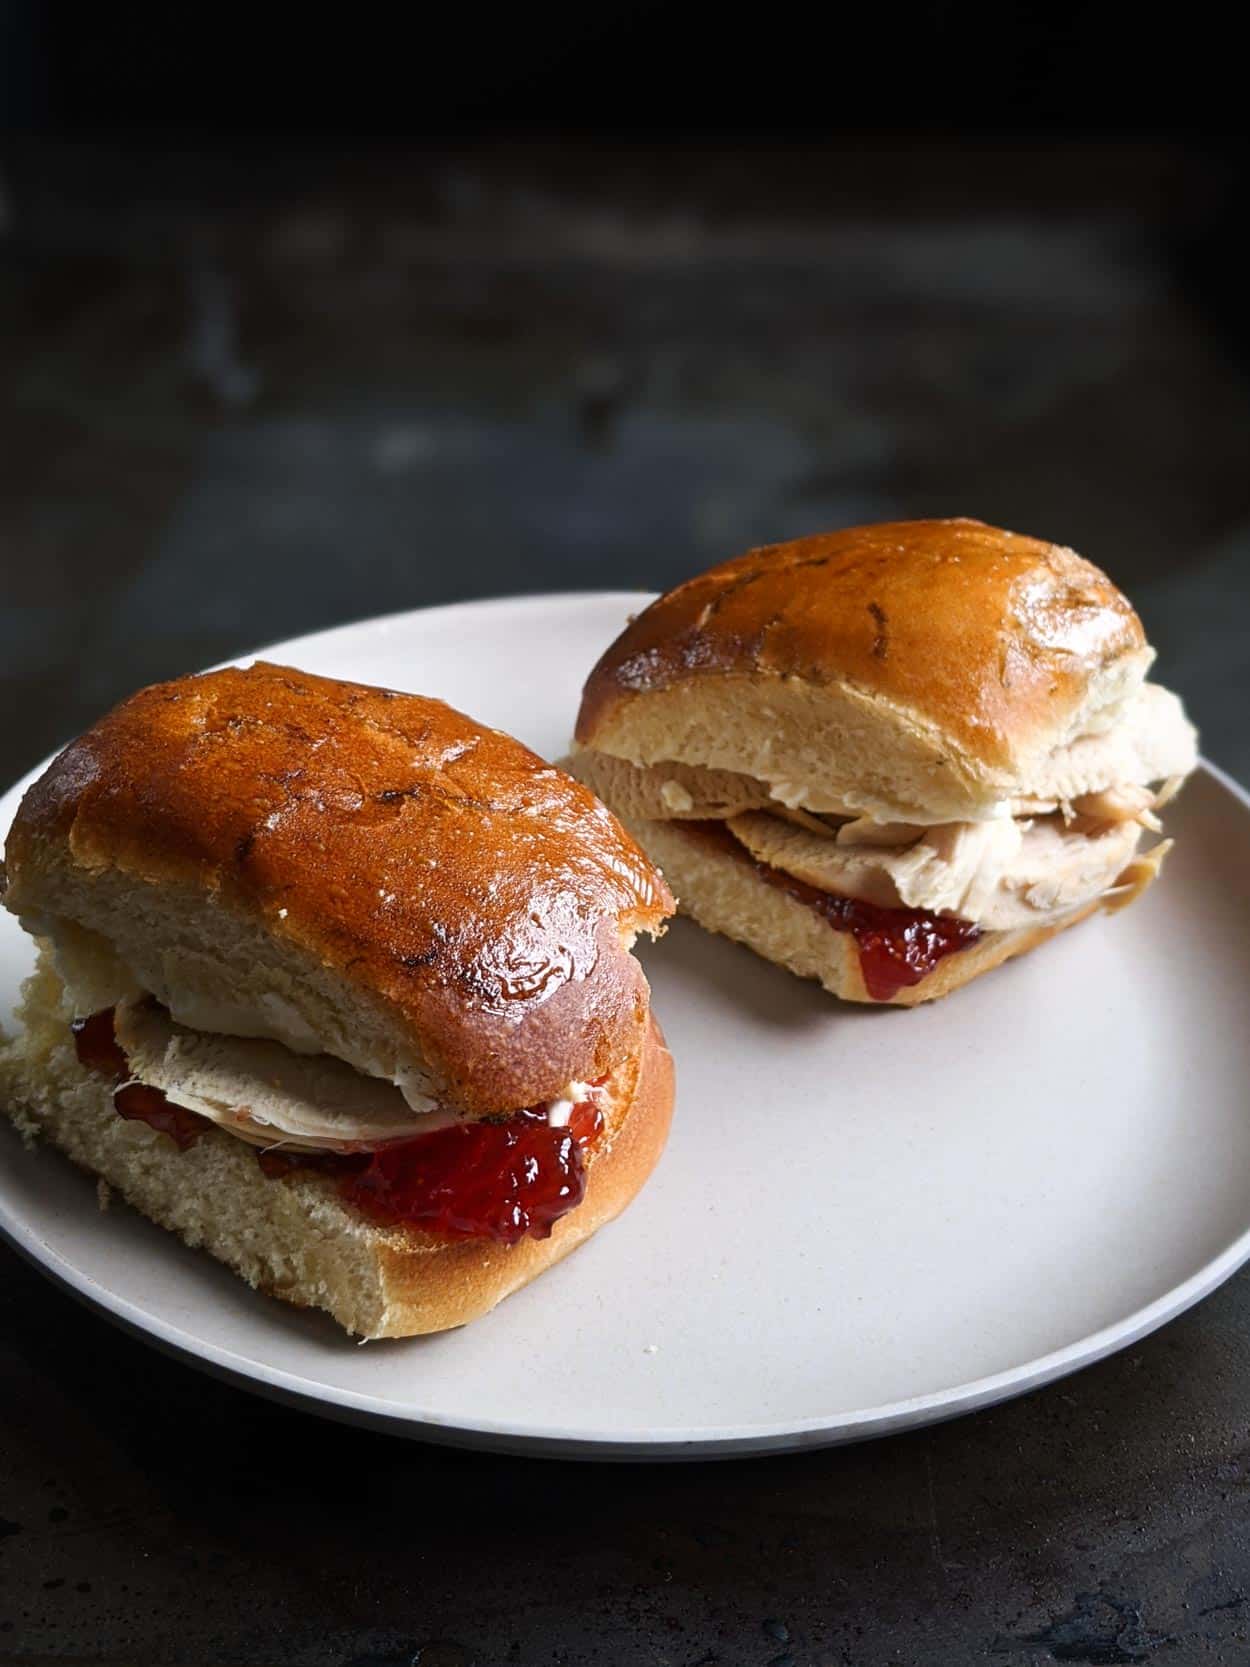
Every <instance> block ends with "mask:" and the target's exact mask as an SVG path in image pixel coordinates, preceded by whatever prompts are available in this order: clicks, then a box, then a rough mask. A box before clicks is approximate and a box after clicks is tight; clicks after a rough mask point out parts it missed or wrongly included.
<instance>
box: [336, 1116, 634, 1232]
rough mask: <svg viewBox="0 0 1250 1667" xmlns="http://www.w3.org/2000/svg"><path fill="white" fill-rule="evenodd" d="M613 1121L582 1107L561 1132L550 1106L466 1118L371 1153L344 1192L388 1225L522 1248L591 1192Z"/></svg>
mask: <svg viewBox="0 0 1250 1667" xmlns="http://www.w3.org/2000/svg"><path fill="white" fill-rule="evenodd" d="M602 1127H603V1119H602V1117H601V1116H600V1114H599V1111H598V1110H597V1108H596V1107H595V1106H593V1105H591V1104H589V1103H588V1102H583V1103H582V1104H580V1105H578V1106H575V1107H574V1108H573V1113H572V1116H571V1117H570V1119H569V1123H568V1126H567V1127H566V1128H563V1129H553V1128H552V1127H551V1125H550V1124H549V1123H548V1121H547V1115H546V1112H545V1111H544V1110H543V1109H542V1108H541V1107H535V1108H533V1109H531V1110H528V1111H520V1112H517V1113H515V1114H514V1115H513V1116H512V1117H509V1118H508V1119H507V1121H506V1122H501V1123H459V1124H457V1125H456V1126H455V1127H453V1128H449V1129H436V1130H435V1132H434V1133H433V1134H427V1135H418V1136H417V1138H416V1139H415V1140H405V1141H401V1142H396V1143H395V1144H394V1145H391V1146H383V1147H381V1148H380V1149H379V1150H378V1151H376V1152H369V1153H366V1154H365V1155H364V1157H363V1159H347V1160H346V1162H348V1163H353V1164H358V1165H360V1167H358V1168H357V1169H356V1170H355V1172H354V1173H351V1174H347V1175H344V1176H342V1178H341V1179H340V1181H339V1191H340V1193H341V1194H342V1195H343V1197H344V1198H345V1199H346V1200H347V1201H348V1203H350V1204H355V1205H356V1207H357V1208H358V1209H360V1210H362V1211H363V1212H364V1214H365V1215H367V1216H369V1217H371V1218H372V1219H373V1220H374V1221H377V1222H379V1223H383V1224H385V1225H386V1226H400V1225H402V1226H408V1227H422V1228H426V1229H428V1230H429V1231H430V1232H434V1233H442V1234H445V1235H446V1236H447V1237H448V1238H454V1239H468V1238H474V1239H476V1238H488V1239H494V1240H495V1242H496V1243H497V1244H509V1245H510V1244H516V1243H517V1242H518V1241H519V1240H521V1239H523V1238H525V1236H526V1235H527V1234H528V1235H530V1236H531V1237H532V1238H535V1239H545V1238H547V1237H549V1235H550V1233H551V1229H552V1228H553V1227H554V1226H555V1224H556V1222H557V1221H558V1220H559V1219H560V1217H561V1216H562V1215H567V1214H568V1212H569V1211H570V1210H572V1209H576V1207H577V1206H578V1205H579V1204H580V1203H581V1201H582V1198H583V1196H584V1194H585V1191H586V1171H585V1166H584V1164H583V1161H582V1152H583V1149H584V1148H585V1147H587V1146H589V1145H590V1144H591V1142H592V1141H593V1140H594V1139H595V1137H596V1136H597V1135H598V1134H599V1133H600V1131H601V1130H602Z"/></svg>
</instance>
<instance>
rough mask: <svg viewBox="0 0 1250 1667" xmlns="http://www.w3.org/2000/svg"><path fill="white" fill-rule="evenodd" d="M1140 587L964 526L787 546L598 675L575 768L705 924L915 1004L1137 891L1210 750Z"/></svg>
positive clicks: (905, 528) (830, 986) (859, 993)
mask: <svg viewBox="0 0 1250 1667" xmlns="http://www.w3.org/2000/svg"><path fill="white" fill-rule="evenodd" d="M1153 658H1154V651H1153V650H1152V649H1151V648H1150V646H1149V645H1148V643H1147V642H1146V638H1145V635H1144V633H1143V630H1142V626H1141V622H1140V620H1139V619H1138V617H1137V615H1136V613H1135V612H1134V611H1133V609H1132V607H1131V606H1130V604H1129V603H1128V601H1127V600H1126V598H1125V597H1124V596H1123V595H1122V594H1121V593H1120V591H1118V590H1117V589H1116V587H1115V586H1114V585H1113V584H1112V583H1111V581H1110V580H1109V579H1108V578H1107V576H1106V575H1105V574H1104V573H1102V572H1100V571H1099V569H1098V568H1096V567H1094V566H1092V565H1091V564H1090V563H1089V562H1087V561H1084V560H1082V559H1081V557H1079V556H1078V555H1076V554H1075V553H1074V552H1073V551H1071V550H1068V549H1064V548H1062V547H1061V546H1058V545H1055V544H1048V543H1045V542H1044V541H1042V540H1040V539H1035V538H1025V537H1022V536H1020V535H1018V534H1014V533H1010V532H1004V531H1002V530H1000V529H998V528H996V527H988V526H985V525H983V524H982V523H981V522H979V521H970V520H965V519H957V520H943V521H911V522H899V523H895V524H889V525H881V526H867V527H852V528H850V529H849V530H846V531H842V532H835V533H828V534H823V535H819V536H817V537H812V538H801V539H797V540H795V541H794V542H792V543H787V544H774V545H769V546H767V547H765V548H763V549H757V550H751V551H749V552H748V553H747V554H746V555H743V556H739V557H738V558H736V559H735V560H732V561H727V562H725V563H724V564H723V565H721V566H719V567H714V568H712V569H711V570H710V571H709V572H707V573H703V574H700V575H699V576H698V577H696V578H693V579H690V580H687V581H686V583H684V584H681V585H678V586H677V588H676V589H675V590H671V591H669V592H668V593H667V594H666V595H664V596H661V597H660V598H659V600H658V601H656V602H654V603H652V605H651V606H650V607H649V608H647V609H646V611H645V612H643V613H642V614H641V615H639V616H638V617H637V618H636V619H634V620H633V621H632V622H631V623H629V624H628V625H627V626H626V628H625V629H624V630H623V631H622V632H621V634H620V636H619V637H618V638H617V639H616V641H615V642H614V643H612V645H611V646H610V647H609V648H608V649H607V651H606V652H605V653H604V655H603V656H602V658H601V659H600V660H599V662H598V664H597V665H596V666H595V667H594V669H593V671H592V672H591V674H590V677H589V679H588V681H587V683H586V687H585V691H584V695H583V699H582V703H581V710H580V713H579V716H578V720H577V729H576V747H577V751H576V752H575V754H574V755H573V757H572V758H571V759H569V760H566V767H567V768H569V769H571V770H572V771H573V772H574V773H575V774H577V775H578V776H579V777H580V778H581V780H583V781H585V782H586V783H588V785H590V786H591V787H593V788H594V790H595V792H596V793H597V794H598V795H599V796H600V798H601V799H603V801H604V802H605V803H606V804H607V805H609V806H610V807H611V808H612V809H613V810H615V811H616V813H617V815H618V816H619V817H620V818H621V820H622V821H623V822H624V823H625V825H626V826H627V827H628V828H629V829H630V830H631V832H632V833H633V834H634V836H635V837H636V838H637V840H638V842H639V844H640V845H642V847H643V848H644V849H645V850H646V851H647V852H648V854H649V855H650V856H651V857H653V858H654V859H655V861H656V862H657V863H658V864H659V865H660V866H661V867H662V869H663V871H664V873H665V876H666V877H667V879H668V881H669V883H670V885H671V886H672V887H673V889H674V891H675V892H676V893H677V895H678V898H679V900H680V906H681V909H682V911H683V912H684V913H686V914H689V915H691V916H692V917H693V918H694V919H695V920H696V921H698V922H699V923H700V924H701V925H703V926H704V927H706V928H707V929H708V930H709V931H712V932H718V933H723V934H724V935H725V936H727V937H730V938H735V939H737V940H738V941H739V942H740V943H744V944H747V945H748V946H749V947H750V948H752V949H753V950H755V951H756V952H757V953H758V954H760V955H762V956H764V957H765V958H766V959H768V960H770V961H775V962H777V963H778V964H779V965H781V966H784V967H788V968H789V969H790V971H791V972H793V973H797V974H798V975H799V976H800V977H803V978H813V979H818V980H819V981H820V983H821V984H823V985H824V987H825V989H826V990H828V991H830V992H831V993H832V994H833V995H835V996H840V997H842V998H843V999H845V1000H849V1001H860V1002H888V1003H893V1004H895V1005H901V1006H911V1005H914V1004H916V1003H918V1002H923V1001H931V1000H933V999H934V998H935V997H938V996H944V995H947V994H949V993H950V992H951V991H952V990H955V989H958V988H959V986H960V985H962V984H966V983H968V982H969V980H970V979H973V978H976V977H977V976H978V975H979V974H981V973H983V972H988V971H989V970H990V969H991V968H993V967H996V966H997V965H999V963H1000V962H1003V961H1006V960H1007V959H1009V958H1010V957H1011V956H1015V955H1020V954H1023V953H1024V952H1025V951H1027V950H1030V949H1034V948H1036V947H1037V946H1038V945H1039V944H1041V943H1044V942H1045V941H1046V939H1048V938H1051V937H1053V936H1054V935H1055V934H1056V933H1057V932H1061V931H1063V930H1064V928H1065V927H1068V926H1073V925H1075V924H1076V923H1077V922H1078V921H1080V920H1084V919H1085V918H1086V917H1087V916H1088V915H1090V914H1092V913H1093V912H1094V911H1095V910H1098V909H1108V910H1114V909H1118V908H1122V907H1123V906H1124V905H1125V904H1127V903H1130V902H1132V901H1133V900H1134V899H1135V898H1137V897H1140V896H1141V894H1142V893H1143V891H1145V889H1146V887H1147V886H1148V885H1149V884H1150V883H1151V881H1152V880H1154V879H1155V877H1156V876H1157V875H1158V873H1159V870H1160V867H1161V864H1162V862H1163V859H1164V857H1165V856H1166V854H1167V851H1168V849H1169V842H1168V841H1166V840H1162V839H1159V838H1158V837H1157V836H1158V835H1159V833H1160V822H1159V816H1158V813H1159V811H1160V809H1161V808H1162V806H1163V805H1164V804H1165V803H1166V802H1167V800H1168V799H1169V798H1170V797H1171V796H1172V795H1173V794H1174V793H1175V792H1176V790H1177V788H1178V787H1179V786H1180V784H1181V782H1182V781H1183V780H1184V778H1185V776H1186V775H1187V774H1188V773H1189V772H1190V771H1191V770H1192V769H1193V768H1194V765H1195V762H1196V758H1197V752H1196V745H1197V743H1196V737H1195V733H1194V730H1193V727H1192V725H1191V724H1190V723H1189V722H1188V720H1187V719H1186V717H1185V713H1184V710H1183V709H1182V706H1181V703H1180V701H1179V700H1178V699H1177V697H1176V696H1175V695H1174V694H1171V693H1169V691H1168V690H1167V689H1164V688H1161V687H1159V686H1158V685H1157V684H1154V683H1151V682H1149V681H1147V672H1148V671H1149V669H1150V665H1151V662H1152V660H1153Z"/></svg>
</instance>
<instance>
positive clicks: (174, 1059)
mask: <svg viewBox="0 0 1250 1667" xmlns="http://www.w3.org/2000/svg"><path fill="white" fill-rule="evenodd" d="M114 1025H115V1028H116V1034H117V1040H118V1042H119V1043H120V1044H121V1046H122V1048H123V1049H124V1050H125V1053H126V1057H127V1059H128V1060H129V1061H130V1070H131V1074H132V1076H133V1077H134V1079H135V1080H136V1081H138V1082H142V1083H147V1084H148V1086H149V1087H151V1088H159V1089H160V1090H161V1092H162V1093H163V1094H164V1095H165V1096H166V1097H167V1098H168V1099H169V1100H171V1101H172V1102H173V1103H174V1104H175V1105H178V1106H184V1107H185V1108H186V1109H187V1110H188V1111H194V1112H198V1113H199V1115H200V1116H201V1117H207V1118H208V1120H209V1121H210V1122H212V1123H216V1124H217V1125H218V1127H219V1128H223V1129H228V1130H229V1132H230V1133H231V1134H235V1135H238V1136H239V1138H240V1139H242V1140H246V1141H248V1142H249V1143H250V1144H252V1145H254V1146H282V1147H286V1148H289V1149H291V1150H296V1151H317V1152H359V1151H364V1150H368V1149H371V1148H373V1147H376V1146H384V1145H386V1144H388V1143H389V1142H390V1141H395V1140H410V1139H411V1138H412V1137H413V1136H414V1135H419V1134H428V1133H430V1132H431V1131H432V1130H434V1129H441V1128H445V1127H447V1126H448V1125H449V1124H452V1123H455V1122H457V1121H458V1119H457V1118H456V1117H454V1116H453V1115H452V1114H451V1113H450V1112H446V1111H430V1112H425V1113H422V1114H417V1113H415V1112H414V1111H413V1109H412V1107H411V1106H410V1105H409V1104H408V1102H407V1100H405V1099H404V1096H403V1095H402V1094H401V1093H400V1091H399V1089H398V1088H396V1087H395V1085H394V1084H393V1083H390V1082H384V1081H383V1080H382V1079H381V1078H380V1077H366V1076H364V1075H362V1074H361V1072H359V1071H355V1070H353V1069H352V1067H351V1066H350V1065H347V1064H344V1062H343V1061H342V1060H341V1059H335V1058H333V1057H332V1056H331V1055H330V1054H324V1053H319V1054H301V1053H293V1052H292V1051H291V1049H289V1048H284V1047H283V1046H282V1044H281V1043H280V1042H268V1041H261V1040H257V1039H255V1038H250V1037H239V1036H221V1035H216V1034H214V1033H212V1032H208V1031H202V1030H188V1029H187V1028H186V1026H185V1025H180V1024H176V1023H175V1022H174V1020H173V1019H171V1018H170V1016H169V1014H168V1013H167V1012H166V1011H165V1009H164V1008H163V1007H160V1006H158V1005H157V1003H155V1002H153V1001H150V1000H146V999H145V1000H140V1001H127V1002H123V1003H122V1004H121V1005H120V1006H119V1007H118V1008H117V1009H116V1011H115V1014H114Z"/></svg>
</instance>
